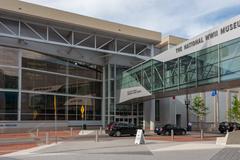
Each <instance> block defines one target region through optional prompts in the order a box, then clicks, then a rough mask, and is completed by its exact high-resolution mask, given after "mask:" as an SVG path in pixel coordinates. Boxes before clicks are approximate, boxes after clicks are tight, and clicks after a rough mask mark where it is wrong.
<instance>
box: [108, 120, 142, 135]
mask: <svg viewBox="0 0 240 160" xmlns="http://www.w3.org/2000/svg"><path fill="white" fill-rule="evenodd" d="M138 129H142V128H140V127H137V126H135V125H133V124H130V123H129V124H128V123H117V122H112V123H110V124H109V125H107V128H106V130H105V133H106V134H108V135H109V136H117V137H120V136H121V135H131V136H133V135H135V134H136V133H137V130H138Z"/></svg>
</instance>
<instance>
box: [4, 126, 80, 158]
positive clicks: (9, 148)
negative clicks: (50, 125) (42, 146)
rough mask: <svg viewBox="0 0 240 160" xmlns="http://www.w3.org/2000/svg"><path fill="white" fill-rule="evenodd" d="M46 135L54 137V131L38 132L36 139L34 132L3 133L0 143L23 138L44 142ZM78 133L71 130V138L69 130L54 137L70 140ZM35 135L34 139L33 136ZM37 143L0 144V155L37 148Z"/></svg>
mask: <svg viewBox="0 0 240 160" xmlns="http://www.w3.org/2000/svg"><path fill="white" fill-rule="evenodd" d="M46 133H48V134H49V138H52V137H55V131H41V132H39V135H38V137H36V132H33V133H4V134H0V141H1V139H10V140H12V139H23V138H29V139H31V138H37V139H38V140H42V142H44V140H45V136H46ZM78 133H79V130H73V133H72V136H71V132H70V130H65V131H57V132H56V136H57V137H58V138H64V139H67V138H71V137H74V136H77V135H78ZM33 134H34V135H35V137H34V136H33ZM38 143H39V141H36V142H32V143H31V142H30V143H20V142H18V143H17V144H11V143H10V144H1V142H0V155H3V154H7V153H12V152H16V151H20V150H24V149H29V148H33V147H36V146H38ZM49 143H51V142H49Z"/></svg>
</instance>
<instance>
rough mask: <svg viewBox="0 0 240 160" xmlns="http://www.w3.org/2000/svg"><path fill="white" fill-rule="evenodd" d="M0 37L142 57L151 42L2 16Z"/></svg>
mask: <svg viewBox="0 0 240 160" xmlns="http://www.w3.org/2000/svg"><path fill="white" fill-rule="evenodd" d="M0 36H5V37H11V38H17V39H24V40H30V41H37V42H43V43H50V44H57V45H63V46H67V47H75V48H81V49H90V50H96V51H100V52H106V53H113V54H121V53H123V54H128V55H129V54H130V55H135V56H138V57H141V58H144V57H145V58H144V59H146V58H148V57H150V56H151V49H152V48H151V44H145V43H141V42H135V41H130V40H124V39H118V38H114V37H109V36H104V35H98V34H95V33H87V32H82V31H76V30H72V29H66V28H62V27H56V26H51V25H45V24H39V23H35V22H29V21H23V20H21V19H10V18H6V17H0Z"/></svg>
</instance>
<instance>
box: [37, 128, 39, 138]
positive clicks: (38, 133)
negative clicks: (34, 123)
mask: <svg viewBox="0 0 240 160" xmlns="http://www.w3.org/2000/svg"><path fill="white" fill-rule="evenodd" d="M36 136H37V137H38V136H39V130H38V128H37V132H36Z"/></svg>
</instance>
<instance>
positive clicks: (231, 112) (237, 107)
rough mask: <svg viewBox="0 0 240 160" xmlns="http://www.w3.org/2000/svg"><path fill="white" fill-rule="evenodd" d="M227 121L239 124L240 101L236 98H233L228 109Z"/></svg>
mask: <svg viewBox="0 0 240 160" xmlns="http://www.w3.org/2000/svg"><path fill="white" fill-rule="evenodd" d="M228 119H229V121H235V122H240V100H239V99H238V98H237V96H234V97H233V102H232V107H231V108H229V109H228Z"/></svg>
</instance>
